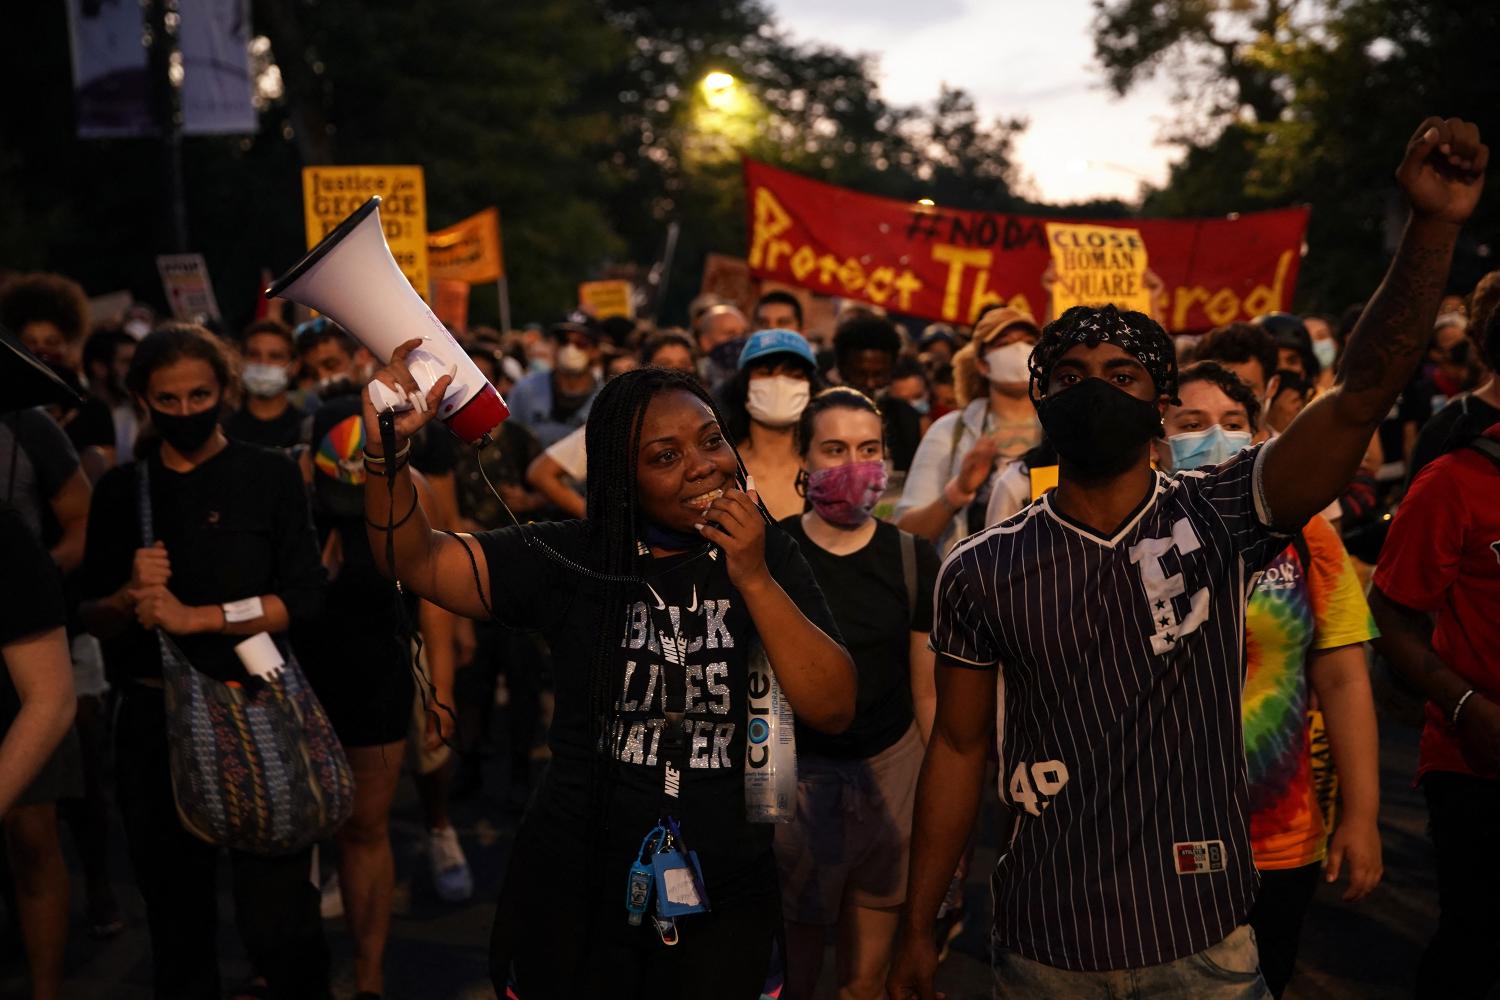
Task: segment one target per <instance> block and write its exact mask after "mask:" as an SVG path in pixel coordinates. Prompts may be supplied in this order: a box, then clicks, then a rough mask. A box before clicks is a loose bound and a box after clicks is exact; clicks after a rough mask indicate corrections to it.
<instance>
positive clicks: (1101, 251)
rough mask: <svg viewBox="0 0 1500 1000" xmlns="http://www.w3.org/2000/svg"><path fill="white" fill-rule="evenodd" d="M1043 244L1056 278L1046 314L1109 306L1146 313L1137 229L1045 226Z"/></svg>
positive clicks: (1143, 262)
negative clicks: (1045, 246) (1050, 311)
mask: <svg viewBox="0 0 1500 1000" xmlns="http://www.w3.org/2000/svg"><path fill="white" fill-rule="evenodd" d="M1047 245H1048V246H1049V247H1051V248H1052V263H1053V265H1054V266H1055V267H1056V269H1057V280H1056V282H1055V283H1054V284H1053V286H1052V315H1053V316H1061V315H1062V314H1063V313H1064V312H1066V311H1067V310H1068V309H1071V308H1072V307H1073V306H1102V305H1107V304H1113V305H1114V306H1115V307H1116V308H1119V309H1134V310H1135V311H1136V312H1143V313H1150V312H1151V292H1150V290H1149V289H1147V288H1146V242H1145V241H1144V240H1142V239H1141V234H1140V231H1139V230H1136V229H1124V228H1117V227H1114V226H1079V225H1073V224H1070V223H1057V222H1049V223H1047Z"/></svg>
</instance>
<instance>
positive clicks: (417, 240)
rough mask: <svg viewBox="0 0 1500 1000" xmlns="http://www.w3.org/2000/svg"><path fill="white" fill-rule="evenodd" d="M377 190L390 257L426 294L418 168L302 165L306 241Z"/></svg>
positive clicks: (424, 210) (423, 207) (319, 235)
mask: <svg viewBox="0 0 1500 1000" xmlns="http://www.w3.org/2000/svg"><path fill="white" fill-rule="evenodd" d="M377 194H378V195H380V199H381V200H380V223H381V229H382V231H383V233H384V235H385V241H386V245H387V246H389V247H390V250H391V256H392V257H394V258H395V259H396V263H397V265H398V266H399V267H400V268H401V273H402V274H404V275H406V279H407V280H408V281H410V282H411V284H412V287H413V288H415V289H416V290H417V293H418V294H419V295H421V296H422V297H423V298H424V299H425V298H428V297H429V294H430V288H429V278H430V275H429V271H428V261H427V193H426V186H425V182H424V180H423V176H422V168H421V167H409V166H353V167H304V168H302V211H303V221H304V223H305V230H306V233H307V245H308V246H309V247H312V246H313V245H315V244H316V243H318V242H319V241H320V240H322V239H323V237H324V236H326V235H328V234H329V233H330V232H332V231H333V230H334V229H335V228H337V227H338V224H339V223H340V222H342V221H344V219H345V218H346V217H347V216H348V215H349V214H350V213H351V212H353V211H354V210H355V209H357V208H359V207H360V206H361V205H363V204H364V203H365V202H366V201H368V200H369V199H370V197H371V196H373V195H377Z"/></svg>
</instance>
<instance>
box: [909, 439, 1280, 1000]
mask: <svg viewBox="0 0 1500 1000" xmlns="http://www.w3.org/2000/svg"><path fill="white" fill-rule="evenodd" d="M1263 454H1264V451H1263V449H1261V448H1255V449H1251V450H1249V451H1246V452H1242V453H1241V454H1240V455H1239V456H1238V457H1237V458H1235V459H1232V460H1231V461H1229V462H1227V463H1225V464H1224V465H1222V466H1220V467H1218V468H1217V469H1213V470H1206V471H1202V472H1187V473H1179V474H1178V475H1175V476H1167V475H1164V474H1161V473H1158V474H1157V476H1156V483H1155V486H1154V489H1153V491H1152V493H1151V494H1150V495H1149V496H1148V497H1146V499H1145V500H1144V501H1143V502H1142V505H1141V507H1140V508H1139V509H1138V510H1137V511H1136V512H1135V513H1134V514H1133V515H1132V516H1131V517H1130V518H1128V519H1127V520H1126V522H1125V523H1124V525H1122V526H1121V527H1120V529H1119V530H1118V531H1117V532H1116V533H1115V535H1114V537H1112V538H1100V537H1098V536H1097V535H1095V534H1093V533H1092V532H1091V531H1089V530H1088V529H1086V528H1084V527H1082V526H1081V525H1078V524H1075V523H1072V522H1070V521H1068V520H1067V519H1066V518H1065V517H1063V516H1062V515H1061V514H1059V513H1058V512H1057V511H1056V510H1055V509H1054V507H1053V506H1052V503H1051V501H1052V496H1051V494H1048V495H1046V496H1044V497H1043V498H1042V499H1040V500H1038V501H1037V502H1035V503H1033V504H1032V505H1031V506H1030V507H1028V508H1027V509H1026V510H1025V511H1023V512H1022V513H1020V514H1018V515H1016V516H1015V517H1013V518H1011V519H1010V520H1008V521H1005V522H1003V523H1001V524H999V525H997V526H995V527H993V528H990V529H988V530H986V531H983V532H980V533H979V534H976V535H974V536H973V537H971V538H969V539H967V540H966V541H964V542H963V543H961V544H960V545H959V546H958V547H957V548H955V549H954V550H953V552H952V553H951V554H950V555H949V556H948V558H947V560H946V561H945V562H944V564H943V568H942V572H941V573H940V575H939V577H938V583H937V591H936V599H935V601H934V605H935V620H934V624H933V629H932V646H933V649H935V650H936V651H937V652H938V653H940V654H942V655H943V656H946V657H948V658H949V659H950V660H951V661H953V662H956V663H957V664H959V665H967V666H971V667H973V668H975V669H997V668H998V671H999V675H998V684H999V691H998V711H997V715H998V719H997V732H998V737H999V742H1000V765H1001V766H1000V796H1001V799H1002V800H1003V801H1005V802H1007V803H1009V804H1011V805H1012V807H1013V808H1014V810H1015V813H1016V816H1017V821H1016V825H1015V829H1014V832H1013V834H1012V838H1011V841H1010V844H1009V848H1008V850H1007V849H1002V851H1001V854H1002V857H1001V860H1000V861H999V863H998V864H997V866H996V876H995V880H994V883H995V887H996V895H995V924H996V930H997V934H998V938H999V941H1000V942H1001V943H1002V944H1003V945H1005V946H1006V947H1008V948H1011V949H1013V950H1014V951H1016V952H1018V953H1020V954H1021V955H1024V956H1026V957H1028V958H1031V959H1034V960H1036V961H1039V962H1045V963H1047V964H1049V965H1053V966H1058V967H1061V968H1066V969H1079V970H1102V969H1121V968H1135V967H1139V966H1145V965H1154V964H1157V963H1160V962H1169V961H1173V960H1175V959H1178V958H1182V957H1184V956H1186V955H1190V954H1192V953H1194V952H1197V951H1201V950H1203V949H1204V948H1207V947H1209V946H1210V945H1213V944H1215V943H1217V942H1218V941H1220V940H1222V939H1223V938H1224V937H1225V936H1226V935H1228V933H1229V932H1230V931H1231V930H1233V929H1234V928H1235V927H1236V926H1237V925H1239V924H1241V923H1243V922H1244V920H1245V918H1246V916H1247V914H1248V913H1249V910H1250V905H1251V903H1252V901H1253V898H1254V894H1255V888H1256V881H1257V875H1256V872H1255V866H1254V862H1253V860H1252V858H1251V853H1250V842H1249V830H1248V823H1249V809H1248V807H1247V792H1246V777H1245V756H1244V743H1243V739H1242V736H1241V730H1240V696H1241V690H1242V688H1243V684H1244V674H1245V664H1244V635H1245V623H1244V607H1245V597H1246V594H1247V593H1248V592H1249V589H1250V586H1251V582H1252V577H1253V576H1254V575H1255V573H1256V572H1257V571H1259V570H1260V569H1261V568H1262V567H1263V566H1264V565H1265V564H1266V563H1267V562H1269V561H1270V560H1271V559H1273V558H1274V557H1275V555H1276V554H1277V553H1278V552H1279V551H1281V549H1283V548H1285V546H1286V536H1285V535H1281V534H1277V533H1276V532H1273V531H1272V530H1271V529H1270V528H1268V527H1267V522H1268V520H1269V515H1268V514H1267V513H1266V507H1265V503H1264V500H1263V498H1262V497H1261V495H1260V462H1259V456H1261V455H1263Z"/></svg>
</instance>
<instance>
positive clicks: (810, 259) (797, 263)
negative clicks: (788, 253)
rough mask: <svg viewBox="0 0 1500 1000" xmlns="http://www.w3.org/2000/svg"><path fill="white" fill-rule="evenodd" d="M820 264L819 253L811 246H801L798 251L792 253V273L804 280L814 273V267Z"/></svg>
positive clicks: (799, 279) (798, 278)
mask: <svg viewBox="0 0 1500 1000" xmlns="http://www.w3.org/2000/svg"><path fill="white" fill-rule="evenodd" d="M817 266H818V255H817V254H815V253H813V248H812V247H810V246H800V247H798V248H797V252H796V253H794V254H792V275H793V276H794V277H795V278H796V279H797V280H798V281H802V280H804V279H806V278H807V276H808V275H809V274H811V273H812V269H813V268H815V267H817Z"/></svg>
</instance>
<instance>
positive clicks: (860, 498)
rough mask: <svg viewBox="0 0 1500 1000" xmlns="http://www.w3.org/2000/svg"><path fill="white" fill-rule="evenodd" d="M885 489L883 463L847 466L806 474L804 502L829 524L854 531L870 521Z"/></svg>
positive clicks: (847, 464)
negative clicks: (805, 497)
mask: <svg viewBox="0 0 1500 1000" xmlns="http://www.w3.org/2000/svg"><path fill="white" fill-rule="evenodd" d="M885 486H886V473H885V463H884V462H880V461H874V460H872V461H868V462H848V463H846V464H844V465H835V466H833V467H832V468H829V469H819V470H817V471H816V472H811V473H808V476H807V499H808V502H809V503H811V504H812V506H813V510H815V511H817V512H818V516H819V517H821V518H823V520H825V521H827V522H828V523H829V524H836V525H838V526H839V527H841V528H857V527H859V526H860V525H861V524H864V523H865V522H866V521H868V520H869V519H870V512H871V511H873V510H874V509H875V505H876V504H877V503H879V502H880V496H881V494H882V493H884V492H885Z"/></svg>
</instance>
